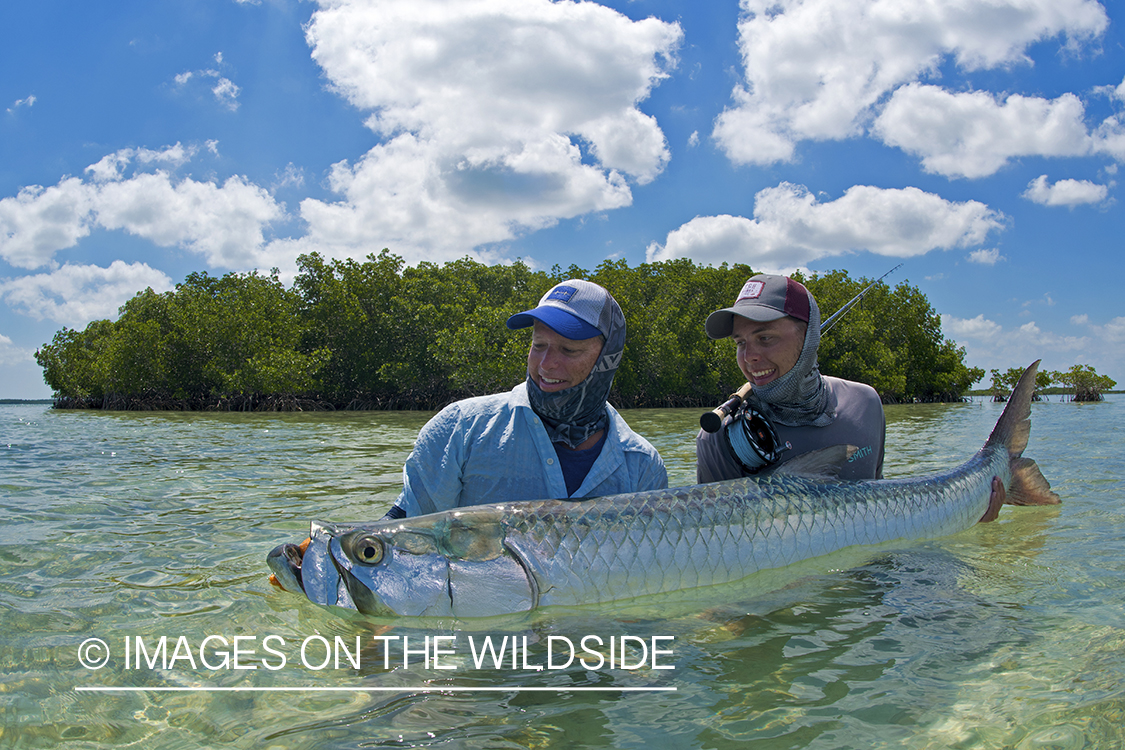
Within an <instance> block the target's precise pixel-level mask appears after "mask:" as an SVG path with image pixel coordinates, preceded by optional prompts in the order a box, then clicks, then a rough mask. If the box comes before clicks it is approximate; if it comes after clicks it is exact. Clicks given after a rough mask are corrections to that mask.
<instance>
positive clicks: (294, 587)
mask: <svg viewBox="0 0 1125 750" xmlns="http://www.w3.org/2000/svg"><path fill="white" fill-rule="evenodd" d="M304 554H305V551H304V550H303V549H301V548H300V547H299V546H297V545H296V544H279V545H277V546H276V547H274V548H273V549H272V550H270V553H269V555H267V556H266V564H268V565H269V566H270V570H271V571H273V577H272V579H271V581H272V582H273V583H276V584H277V585H278V586H280V587H281V588H282V589H283V590H285V591H288V592H290V593H293V594H303V593H305V584H304V581H303V580H302V575H301V561H302V558H303V557H304Z"/></svg>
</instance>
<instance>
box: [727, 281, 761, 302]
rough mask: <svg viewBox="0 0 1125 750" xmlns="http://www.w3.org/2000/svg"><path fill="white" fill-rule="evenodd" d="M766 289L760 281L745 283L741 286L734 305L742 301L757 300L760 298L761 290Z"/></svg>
mask: <svg viewBox="0 0 1125 750" xmlns="http://www.w3.org/2000/svg"><path fill="white" fill-rule="evenodd" d="M765 288H766V284H765V282H762V281H747V282H746V283H745V284H744V285H743V286H742V291H741V292H739V293H738V299H736V300H735V303H736V304H737V303H739V302H741V301H742V300H744V299H758V297H761V296H762V290H763V289H765Z"/></svg>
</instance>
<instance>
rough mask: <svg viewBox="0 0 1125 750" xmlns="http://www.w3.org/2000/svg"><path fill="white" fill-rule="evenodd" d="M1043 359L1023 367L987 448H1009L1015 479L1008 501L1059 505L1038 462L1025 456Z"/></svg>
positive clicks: (990, 436)
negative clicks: (1032, 400)
mask: <svg viewBox="0 0 1125 750" xmlns="http://www.w3.org/2000/svg"><path fill="white" fill-rule="evenodd" d="M1039 362H1040V360H1035V361H1034V362H1032V363H1031V366H1030V367H1028V368H1027V369H1026V370H1024V371H1023V375H1021V376H1020V379H1019V382H1018V383H1016V387H1015V388H1014V389H1013V390H1012V395H1011V397H1010V398H1009V399H1008V405H1007V406H1005V407H1004V413H1003V414H1001V415H1000V419H999V421H997V422H996V427H995V428H994V429H993V430H992V434H991V435H989V437H988V442H986V443H985V447H986V448H988V447H990V446H1000V445H1002V446H1004V447H1005V448H1006V449H1007V450H1008V464H1009V466H1010V467H1011V471H1012V481H1011V482H1010V484H1009V487H1008V490H1007V493H1006V497H1005V499H1004V502H1005V504H1007V505H1057V504H1058V503H1059V502H1060V500H1059V496H1058V495H1057V494H1056V493H1054V492H1052V491H1051V483H1050V482H1048V481H1047V478H1046V477H1044V476H1043V472H1041V471H1040V470H1039V467H1038V466H1037V465H1036V463H1035V462H1034V461H1032V460H1031V459H1030V458H1024V457H1023V451H1024V449H1025V448H1027V440H1028V437H1030V435H1031V397H1032V396H1033V395H1034V394H1035V374H1036V372H1037V371H1038V369H1039Z"/></svg>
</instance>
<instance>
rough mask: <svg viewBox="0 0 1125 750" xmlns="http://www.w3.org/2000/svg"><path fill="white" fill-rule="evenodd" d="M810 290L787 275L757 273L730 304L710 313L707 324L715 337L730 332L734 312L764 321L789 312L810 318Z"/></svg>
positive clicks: (803, 317)
mask: <svg viewBox="0 0 1125 750" xmlns="http://www.w3.org/2000/svg"><path fill="white" fill-rule="evenodd" d="M811 296H812V295H810V294H809V290H808V289H806V288H805V287H804V285H803V284H801V283H800V282H797V281H794V280H793V279H790V278H788V277H785V276H772V275H769V274H764V273H763V274H758V275H757V276H753V277H751V278H750V280H749V281H747V282H746V283H745V284H743V285H742V291H740V292H739V293H738V298H737V299H736V300H735V301H734V304H733V305H731V306H730V307H726V308H723V309H722V310H716V311H715V312H713V313H711V314H710V315H708V316H707V322H706V323H705V324H704V328H705V329H706V331H707V335H708V336H710V337H711V338H713V339H722V338H726V337H727V336H730V334H731V331H733V330H734V316H735V315H740V316H742V317H743V318H746V319H748V320H753V321H757V322H760V323H764V322H766V321H770V320H778V319H780V318H784V317H785V316H786V315H788V316H789V317H791V318H796V319H797V320H803V321H804V322H806V323H808V322H809V298H810V297H811Z"/></svg>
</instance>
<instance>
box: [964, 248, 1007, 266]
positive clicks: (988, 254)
mask: <svg viewBox="0 0 1125 750" xmlns="http://www.w3.org/2000/svg"><path fill="white" fill-rule="evenodd" d="M1002 260H1006V258H1005V257H1004V256H1003V255H1001V254H1000V250H999V249H998V248H995V247H989V248H983V247H982V248H981V249H979V250H974V251H972V252H971V253H969V262H970V263H979V264H980V265H982V266H994V265H996V264H997V263H999V262H1000V261H1002Z"/></svg>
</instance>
